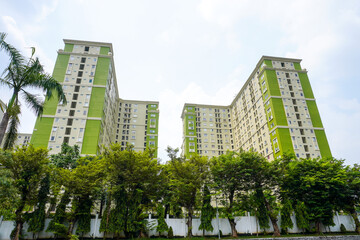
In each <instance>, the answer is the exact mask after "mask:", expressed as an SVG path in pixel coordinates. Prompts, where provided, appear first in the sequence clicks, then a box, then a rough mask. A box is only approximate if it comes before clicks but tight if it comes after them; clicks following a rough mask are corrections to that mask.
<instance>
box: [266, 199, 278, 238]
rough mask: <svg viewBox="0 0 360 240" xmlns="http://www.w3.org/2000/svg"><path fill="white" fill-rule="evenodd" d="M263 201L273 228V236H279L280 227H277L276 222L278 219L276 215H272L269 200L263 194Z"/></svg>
mask: <svg viewBox="0 0 360 240" xmlns="http://www.w3.org/2000/svg"><path fill="white" fill-rule="evenodd" d="M264 202H265V206H266V209H267V210H268V212H269V217H270V221H271V224H272V225H273V228H274V236H275V237H279V236H280V229H279V226H278V224H277V221H278V220H277V218H276V216H275V217H274V214H273V211H272V208H271V206H270V204H269V202H268V201H267V200H266V198H265V196H264Z"/></svg>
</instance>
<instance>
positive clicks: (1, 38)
mask: <svg viewBox="0 0 360 240" xmlns="http://www.w3.org/2000/svg"><path fill="white" fill-rule="evenodd" d="M6 36H7V34H6V33H3V32H0V51H1V50H4V51H5V52H6V53H7V54H8V55H9V57H10V61H11V62H12V63H13V64H14V65H17V66H18V65H19V64H20V62H21V61H22V60H23V56H22V55H21V54H20V52H19V51H18V50H17V49H16V48H15V47H13V46H12V45H10V44H8V43H7V42H6V41H5V38H6Z"/></svg>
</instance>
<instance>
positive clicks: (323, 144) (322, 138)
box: [315, 130, 332, 158]
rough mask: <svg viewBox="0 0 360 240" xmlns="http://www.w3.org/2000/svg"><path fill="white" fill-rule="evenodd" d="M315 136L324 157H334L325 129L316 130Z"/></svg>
mask: <svg viewBox="0 0 360 240" xmlns="http://www.w3.org/2000/svg"><path fill="white" fill-rule="evenodd" d="M315 136H316V139H317V142H318V145H319V149H320V153H321V157H322V158H327V157H332V155H331V151H330V147H329V143H328V140H327V138H326V135H325V131H324V130H315Z"/></svg>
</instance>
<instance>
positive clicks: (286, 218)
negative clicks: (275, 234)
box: [280, 199, 294, 233]
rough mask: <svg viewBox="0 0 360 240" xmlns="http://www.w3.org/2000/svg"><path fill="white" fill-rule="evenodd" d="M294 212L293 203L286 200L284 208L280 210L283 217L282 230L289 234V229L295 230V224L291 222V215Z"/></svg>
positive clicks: (283, 204)
mask: <svg viewBox="0 0 360 240" xmlns="http://www.w3.org/2000/svg"><path fill="white" fill-rule="evenodd" d="M292 212H293V208H292V206H291V202H290V200H288V199H285V200H284V201H283V203H282V207H281V210H280V216H281V225H280V226H281V229H282V230H283V231H284V232H285V233H287V231H288V228H290V229H291V228H293V227H294V224H293V222H292V220H291V214H292Z"/></svg>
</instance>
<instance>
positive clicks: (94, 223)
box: [0, 215, 360, 240]
mask: <svg viewBox="0 0 360 240" xmlns="http://www.w3.org/2000/svg"><path fill="white" fill-rule="evenodd" d="M359 219H360V216H359ZM292 220H293V223H294V228H293V229H290V230H289V232H290V233H300V232H301V231H302V230H300V229H298V228H297V227H296V220H295V216H292ZM100 221H101V219H91V230H90V232H89V233H88V234H86V235H84V237H93V238H102V237H103V236H104V234H103V233H99V227H100ZM235 221H236V230H237V232H238V233H239V234H256V232H262V229H260V227H259V225H258V222H257V219H256V217H254V216H250V215H248V216H242V217H236V218H235ZM49 222H50V219H47V220H46V222H45V229H46V228H47V226H48V224H49ZM148 222H149V226H152V227H153V230H150V231H149V232H148V234H149V236H158V235H159V233H158V232H156V230H155V229H156V225H157V220H156V219H151V215H150V216H149V219H148ZM166 223H167V224H168V226H169V227H170V226H171V227H172V229H173V232H174V236H179V237H182V236H186V234H187V225H186V219H184V218H182V219H176V218H167V219H166ZM334 223H335V226H333V227H330V228H329V227H326V228H324V227H323V226H322V231H323V232H329V231H330V232H340V225H341V224H344V226H345V227H346V229H347V230H348V231H354V230H355V224H354V221H353V219H352V217H351V216H348V215H335V216H334ZM278 224H279V226H280V220H279V221H278ZM212 225H213V227H214V231H212V232H205V235H217V234H218V221H217V219H213V220H212ZM192 226H193V230H192V233H193V235H194V236H202V234H203V232H202V231H200V230H199V226H200V219H199V218H195V219H193V224H192ZM219 226H220V229H221V231H222V234H223V235H230V234H231V228H230V223H229V221H228V220H227V219H222V218H220V219H219ZM27 227H28V226H27V224H25V225H24V233H25V237H26V238H27V239H33V234H32V233H27V232H26V229H27ZM13 228H14V223H13V222H12V221H0V240H10V233H11V231H12V230H13ZM75 229H76V226H75ZM75 229H74V232H75ZM266 231H267V232H272V231H273V228H272V226H271V223H270V228H269V229H267V230H266ZM162 234H163V235H166V234H167V233H162ZM52 236H53V234H52V233H48V232H45V231H43V232H40V233H39V238H51V237H52ZM106 236H107V237H109V238H111V237H112V234H107V235H106Z"/></svg>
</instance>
